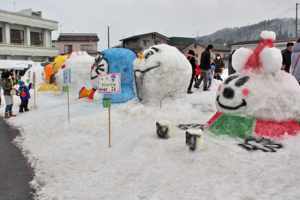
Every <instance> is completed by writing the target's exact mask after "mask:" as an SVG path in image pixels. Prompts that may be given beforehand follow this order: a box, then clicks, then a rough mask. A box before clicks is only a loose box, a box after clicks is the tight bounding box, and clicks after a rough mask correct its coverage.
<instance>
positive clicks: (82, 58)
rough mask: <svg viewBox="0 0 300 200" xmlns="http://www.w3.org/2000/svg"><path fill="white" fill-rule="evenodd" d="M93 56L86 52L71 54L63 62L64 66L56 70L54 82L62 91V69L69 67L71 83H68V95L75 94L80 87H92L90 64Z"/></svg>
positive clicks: (76, 94)
mask: <svg viewBox="0 0 300 200" xmlns="http://www.w3.org/2000/svg"><path fill="white" fill-rule="evenodd" d="M94 60H95V58H94V57H92V56H90V55H88V54H87V53H86V52H83V54H75V53H74V54H72V56H70V57H69V58H68V59H67V60H66V61H65V63H64V65H65V68H64V69H60V70H58V72H57V74H56V75H55V78H56V84H57V86H58V87H59V88H60V90H61V91H63V89H62V87H63V86H64V84H63V71H64V70H69V69H71V83H68V85H69V90H70V95H71V96H77V97H78V92H79V90H80V89H81V88H82V87H86V88H87V89H88V90H89V89H92V84H91V66H92V65H93V63H94Z"/></svg>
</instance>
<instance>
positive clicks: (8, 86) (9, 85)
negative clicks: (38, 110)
mask: <svg viewBox="0 0 300 200" xmlns="http://www.w3.org/2000/svg"><path fill="white" fill-rule="evenodd" d="M1 78H2V80H1V89H3V95H4V99H5V103H6V107H5V118H10V117H15V116H16V115H14V114H13V111H12V107H13V104H14V100H13V95H19V96H20V99H21V104H20V109H19V112H20V113H22V112H24V111H25V112H26V111H29V109H28V100H29V99H30V93H29V90H30V88H31V83H30V84H29V86H28V87H27V86H26V85H25V83H24V82H23V81H21V80H20V81H19V82H18V84H19V86H20V87H19V90H17V89H15V88H14V83H13V81H12V77H11V73H10V72H3V73H2V77H1ZM0 105H1V95H0Z"/></svg>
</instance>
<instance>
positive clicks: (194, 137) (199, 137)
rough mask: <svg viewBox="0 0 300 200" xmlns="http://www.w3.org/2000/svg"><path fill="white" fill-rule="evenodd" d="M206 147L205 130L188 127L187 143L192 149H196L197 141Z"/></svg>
mask: <svg viewBox="0 0 300 200" xmlns="http://www.w3.org/2000/svg"><path fill="white" fill-rule="evenodd" d="M198 142H199V143H201V146H202V147H204V141H203V132H202V130H201V129H197V130H196V129H188V130H187V131H186V132H185V145H186V146H189V147H190V150H191V151H194V150H196V148H197V143H198Z"/></svg>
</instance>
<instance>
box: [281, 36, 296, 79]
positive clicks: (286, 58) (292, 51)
mask: <svg viewBox="0 0 300 200" xmlns="http://www.w3.org/2000/svg"><path fill="white" fill-rule="evenodd" d="M299 60H300V38H299V39H298V40H297V42H296V43H295V44H294V43H287V45H286V49H284V50H283V51H282V68H281V69H282V70H285V71H286V72H287V73H291V74H292V75H293V76H294V77H295V78H296V80H297V81H298V83H299V85H300V62H299Z"/></svg>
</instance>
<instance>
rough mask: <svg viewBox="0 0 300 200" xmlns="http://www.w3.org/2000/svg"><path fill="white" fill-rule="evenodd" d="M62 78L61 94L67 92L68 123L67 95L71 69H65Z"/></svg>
mask: <svg viewBox="0 0 300 200" xmlns="http://www.w3.org/2000/svg"><path fill="white" fill-rule="evenodd" d="M63 73H64V74H63V77H64V84H65V85H64V86H63V92H68V121H69V123H70V95H69V84H68V83H71V69H69V70H67V69H65V70H64V72H63Z"/></svg>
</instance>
